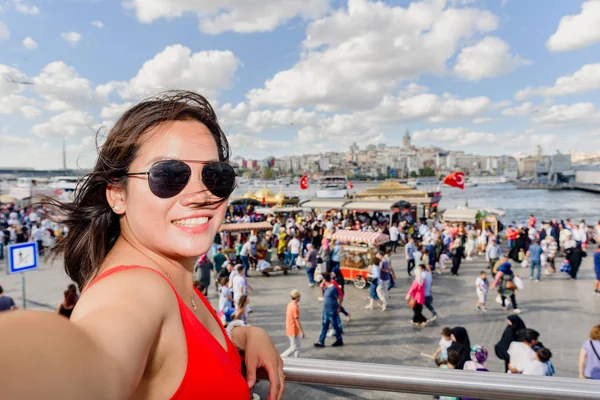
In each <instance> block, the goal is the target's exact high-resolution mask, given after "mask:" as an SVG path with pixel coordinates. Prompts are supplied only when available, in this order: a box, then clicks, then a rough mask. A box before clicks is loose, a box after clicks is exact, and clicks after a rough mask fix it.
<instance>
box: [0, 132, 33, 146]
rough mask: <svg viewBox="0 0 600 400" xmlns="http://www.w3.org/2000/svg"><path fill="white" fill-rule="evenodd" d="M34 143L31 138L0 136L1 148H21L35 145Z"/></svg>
mask: <svg viewBox="0 0 600 400" xmlns="http://www.w3.org/2000/svg"><path fill="white" fill-rule="evenodd" d="M33 143H34V141H33V140H32V139H29V138H24V137H19V136H9V135H0V148H5V147H21V146H23V145H30V144H33Z"/></svg>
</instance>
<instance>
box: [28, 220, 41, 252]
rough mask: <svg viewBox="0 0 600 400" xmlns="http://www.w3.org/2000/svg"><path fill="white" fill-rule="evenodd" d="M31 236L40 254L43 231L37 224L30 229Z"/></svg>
mask: <svg viewBox="0 0 600 400" xmlns="http://www.w3.org/2000/svg"><path fill="white" fill-rule="evenodd" d="M31 237H32V238H33V241H34V242H36V243H37V245H38V254H42V251H43V250H44V243H43V239H44V231H43V230H42V229H41V228H40V227H39V226H37V225H34V226H33V230H32V231H31Z"/></svg>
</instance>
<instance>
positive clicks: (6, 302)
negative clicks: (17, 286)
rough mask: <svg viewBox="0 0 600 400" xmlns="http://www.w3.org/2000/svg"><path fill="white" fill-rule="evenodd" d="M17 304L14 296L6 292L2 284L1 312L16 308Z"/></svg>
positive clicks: (0, 289)
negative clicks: (7, 294)
mask: <svg viewBox="0 0 600 400" xmlns="http://www.w3.org/2000/svg"><path fill="white" fill-rule="evenodd" d="M16 309H17V306H16V305H15V301H14V300H13V298H12V297H10V296H6V295H5V294H4V289H3V288H2V286H0V312H2V311H10V310H16Z"/></svg>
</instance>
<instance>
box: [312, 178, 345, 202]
mask: <svg viewBox="0 0 600 400" xmlns="http://www.w3.org/2000/svg"><path fill="white" fill-rule="evenodd" d="M347 196H348V180H347V179H346V177H345V176H341V175H332V176H323V177H321V178H319V181H318V188H317V198H320V199H343V198H345V197H347Z"/></svg>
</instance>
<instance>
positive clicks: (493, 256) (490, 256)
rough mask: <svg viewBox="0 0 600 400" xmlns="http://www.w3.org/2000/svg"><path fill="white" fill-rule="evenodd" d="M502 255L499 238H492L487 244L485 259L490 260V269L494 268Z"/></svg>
mask: <svg viewBox="0 0 600 400" xmlns="http://www.w3.org/2000/svg"><path fill="white" fill-rule="evenodd" d="M501 255H502V249H501V248H500V245H499V244H498V243H497V240H496V239H492V240H490V243H489V244H488V245H487V247H486V249H485V259H486V260H487V262H488V269H492V268H494V265H496V263H497V262H498V260H499V259H500V256H501Z"/></svg>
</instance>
